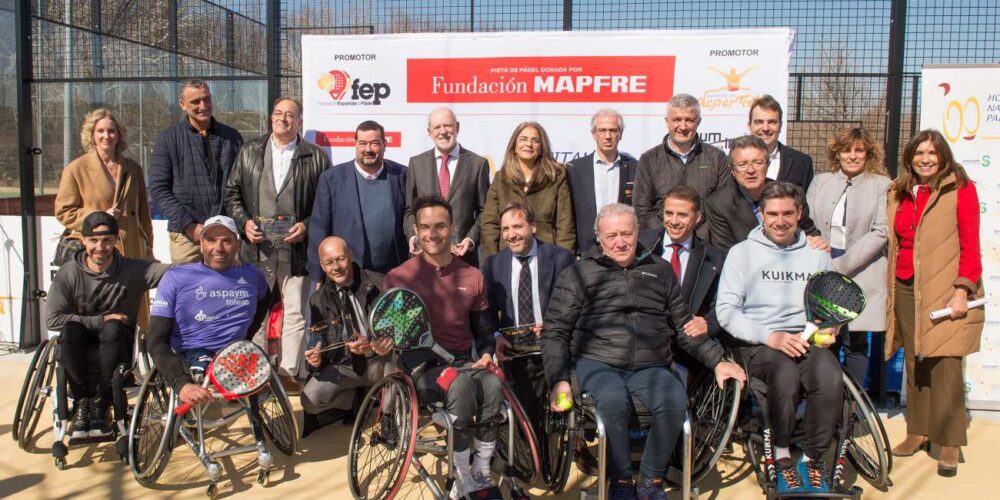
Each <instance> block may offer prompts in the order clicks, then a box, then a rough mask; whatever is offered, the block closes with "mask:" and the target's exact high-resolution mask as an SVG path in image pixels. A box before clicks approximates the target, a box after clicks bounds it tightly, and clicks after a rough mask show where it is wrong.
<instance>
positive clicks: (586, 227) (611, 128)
mask: <svg viewBox="0 0 1000 500" xmlns="http://www.w3.org/2000/svg"><path fill="white" fill-rule="evenodd" d="M624 132H625V120H624V119H623V118H622V115H621V113H619V112H618V111H615V110H613V109H601V110H599V111H597V112H596V113H594V116H592V117H591V118H590V133H591V134H592V135H593V136H594V142H595V143H596V144H597V149H595V150H594V152H593V153H591V154H589V155H587V156H583V157H580V158H577V159H576V160H573V162H572V163H570V167H569V171H568V172H569V190H570V194H571V195H572V199H573V216H574V218H573V220H574V221H576V248H577V252H579V254H580V255H583V254H585V253H587V251H588V250H590V247H592V246H594V243H597V238H595V237H594V219H595V218H596V217H597V211H598V210H600V209H601V207H603V206H604V205H607V204H609V203H624V204H626V205H631V204H632V186H633V183H634V181H635V165H636V163H637V161H636V159H635V158H632V157H631V156H629V155H627V154H621V153H620V152H619V151H618V143H619V142H621V140H622V134H623V133H624Z"/></svg>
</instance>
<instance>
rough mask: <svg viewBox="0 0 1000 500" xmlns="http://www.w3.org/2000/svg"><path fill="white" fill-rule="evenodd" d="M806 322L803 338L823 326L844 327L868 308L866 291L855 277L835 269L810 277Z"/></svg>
mask: <svg viewBox="0 0 1000 500" xmlns="http://www.w3.org/2000/svg"><path fill="white" fill-rule="evenodd" d="M804 301H805V307H806V325H805V328H804V329H803V330H802V337H801V338H802V340H806V341H808V340H809V339H810V338H811V337H812V336H813V334H814V333H816V332H817V331H818V330H821V329H823V328H832V327H840V326H842V325H845V324H847V323H850V322H851V321H854V320H855V319H857V317H858V316H859V315H860V314H861V311H863V310H864V309H865V292H863V291H862V290H861V287H860V286H858V284H857V283H855V282H854V280H852V279H851V278H848V277H847V276H844V275H843V274H840V273H838V272H835V271H820V272H818V273H816V274H814V275H812V276H810V277H809V281H808V282H806V291H805V297H804Z"/></svg>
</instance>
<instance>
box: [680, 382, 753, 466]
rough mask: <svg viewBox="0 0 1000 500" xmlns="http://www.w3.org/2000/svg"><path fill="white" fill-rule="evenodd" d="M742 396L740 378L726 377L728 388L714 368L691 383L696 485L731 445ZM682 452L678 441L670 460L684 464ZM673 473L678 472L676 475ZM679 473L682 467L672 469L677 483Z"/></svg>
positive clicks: (690, 413) (693, 463) (693, 462)
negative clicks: (721, 384) (717, 375)
mask: <svg viewBox="0 0 1000 500" xmlns="http://www.w3.org/2000/svg"><path fill="white" fill-rule="evenodd" d="M741 397H742V389H741V388H740V384H739V383H738V382H737V381H735V380H727V381H726V384H725V387H724V388H722V389H720V388H719V386H718V385H717V384H716V383H715V373H714V372H713V371H712V370H703V371H701V372H700V373H699V374H698V375H697V377H696V378H695V379H694V380H692V381H691V383H690V384H689V389H688V413H689V415H690V416H691V434H692V441H693V446H692V450H691V484H697V483H698V482H699V481H701V480H702V479H704V477H705V476H707V475H708V473H709V472H711V471H712V469H714V468H715V463H716V462H717V461H718V460H719V457H720V456H722V452H723V450H725V448H726V446H727V445H728V444H729V437H730V436H731V435H732V432H733V428H734V427H735V426H736V417H737V413H738V412H739V403H740V398H741ZM683 453H684V450H683V446H682V443H681V441H680V440H678V443H677V449H676V450H675V451H674V459H673V460H672V461H671V463H674V464H680V463H683V456H682V454H683ZM674 474H677V475H676V477H674ZM679 474H680V471H679V470H675V469H673V468H672V469H671V470H670V476H669V477H668V478H669V479H670V480H671V482H673V483H674V484H680V479H681V476H680V475H679ZM675 479H676V481H677V482H675V481H674V480H675Z"/></svg>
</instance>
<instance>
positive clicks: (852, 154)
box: [806, 128, 891, 384]
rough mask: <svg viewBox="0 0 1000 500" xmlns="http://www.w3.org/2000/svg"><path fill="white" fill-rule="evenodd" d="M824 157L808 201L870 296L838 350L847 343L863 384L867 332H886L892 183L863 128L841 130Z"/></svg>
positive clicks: (848, 360)
mask: <svg viewBox="0 0 1000 500" xmlns="http://www.w3.org/2000/svg"><path fill="white" fill-rule="evenodd" d="M826 156H827V161H828V164H829V165H830V171H829V172H826V173H822V174H819V175H818V176H816V178H815V179H813V181H812V184H810V186H809V192H808V193H806V202H807V203H808V205H809V210H810V215H811V216H812V219H813V221H815V223H816V227H817V228H819V231H820V233H821V234H822V235H823V239H824V240H826V241H827V242H829V243H830V252H831V255H832V257H833V269H834V270H835V271H837V272H840V273H843V274H846V275H847V276H850V277H851V278H852V279H854V281H856V282H857V283H858V284H859V285H861V288H862V290H864V292H865V297H866V298H867V303H866V305H865V310H864V312H862V313H861V316H859V317H858V319H856V320H854V321H852V322H851V323H850V324H849V325H848V327H847V329H848V332H846V333H843V332H842V333H841V335H840V336H839V337H838V339H837V342H838V346H837V347H836V348H835V349H838V348H839V347H840V346H843V347H844V350H845V351H846V352H845V353H844V365H845V366H846V367H847V371H848V373H850V374H851V376H853V377H854V379H855V380H857V381H858V383H860V384H864V382H865V374H866V372H867V369H868V332H875V334H876V335H881V334H882V333H883V332H885V322H886V318H885V302H886V273H887V272H888V271H887V270H888V260H887V259H886V253H885V243H886V226H885V207H886V192H887V191H888V189H889V183H890V182H891V181H890V179H889V177H888V176H887V175H886V171H885V166H884V165H883V164H882V149H881V147H879V145H878V144H877V143H875V141H873V140H872V138H871V135H869V134H868V132H867V131H865V130H863V129H860V128H850V129H844V130H841V131H840V132H837V134H836V135H834V136H833V137H831V138H830V141H829V143H828V144H827V148H826ZM834 352H838V351H836V350H835V351H834ZM875 355H876V356H878V355H880V353H876V354H875Z"/></svg>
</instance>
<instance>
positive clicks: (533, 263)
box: [483, 203, 576, 422]
mask: <svg viewBox="0 0 1000 500" xmlns="http://www.w3.org/2000/svg"><path fill="white" fill-rule="evenodd" d="M534 235H535V214H534V212H533V211H532V210H531V207H529V206H527V205H525V204H522V203H511V204H510V205H508V206H506V207H504V209H503V211H502V212H500V237H501V238H503V240H504V242H505V243H506V244H507V248H505V249H504V250H503V251H501V252H500V253H498V254H494V255H491V256H489V257H487V258H486V262H485V263H484V264H483V275H484V277H485V280H486V292H487V295H488V297H489V302H490V309H491V310H492V311H493V313H494V314H496V315H497V317H498V318H499V320H500V323H499V324H500V328H510V327H514V326H523V325H534V332H533V333H534V334H535V335H538V333H539V332H541V330H542V314H544V312H545V308H546V307H548V304H549V294H550V293H551V292H552V287H553V285H554V284H555V282H556V278H558V277H559V273H561V272H562V270H563V269H565V268H567V267H569V266H570V265H572V264H573V262H574V261H575V260H576V259H575V258H574V256H573V253H572V252H570V251H569V250H566V249H565V248H562V247H559V246H556V245H551V244H548V243H544V242H541V241H539V240H537V239H535V236H534ZM496 341H497V342H496V344H497V348H496V349H497V351H496V352H497V356H498V357H499V358H500V359H501V361H503V360H504V359H506V356H505V354H506V352H505V351H506V350H507V349H509V348H510V343H509V342H507V340H506V339H505V338H504V337H498V338H497V339H496ZM505 369H506V370H507V372H508V373H510V374H512V376H511V377H509V378H510V380H511V382H512V385H513V390H514V393H515V394H516V395H517V398H518V400H519V401H520V402H521V404H522V405H524V409H525V411H526V412H527V413H528V417H529V418H530V419H531V420H532V421H534V422H540V421H541V418H542V416H543V414H544V409H545V406H544V404H545V402H546V401H547V400H546V399H545V398H546V394H548V391H547V390H546V388H545V377H544V375H545V370H544V368H543V367H542V358H541V356H540V355H531V356H524V357H519V358H515V359H512V360H510V361H508V362H507V363H506V366H505ZM514 374H516V375H514Z"/></svg>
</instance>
